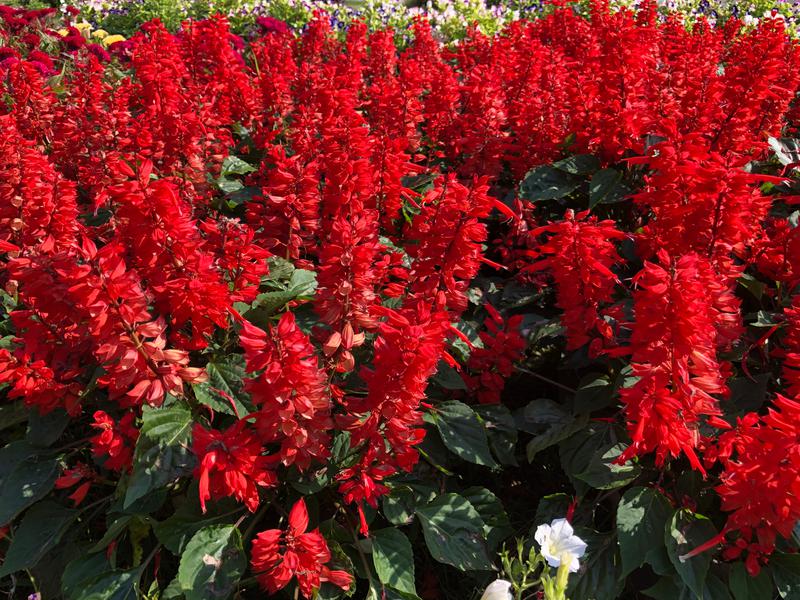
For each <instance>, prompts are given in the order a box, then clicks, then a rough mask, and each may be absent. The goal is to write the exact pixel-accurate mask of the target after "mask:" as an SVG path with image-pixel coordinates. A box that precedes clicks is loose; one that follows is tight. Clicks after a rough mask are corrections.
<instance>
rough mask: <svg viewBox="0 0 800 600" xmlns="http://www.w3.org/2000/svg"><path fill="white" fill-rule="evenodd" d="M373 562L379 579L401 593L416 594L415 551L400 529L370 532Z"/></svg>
mask: <svg viewBox="0 0 800 600" xmlns="http://www.w3.org/2000/svg"><path fill="white" fill-rule="evenodd" d="M370 537H371V538H372V562H373V564H374V565H375V572H376V573H377V574H378V579H380V581H381V583H383V584H385V585H389V586H392V587H393V588H395V589H398V590H400V591H401V592H408V593H409V594H416V593H417V590H416V588H415V587H414V550H413V549H412V548H411V543H410V542H409V541H408V538H407V537H406V536H405V534H404V533H403V532H402V531H400V530H399V529H395V528H393V527H392V528H389V529H379V530H377V531H373V532H370Z"/></svg>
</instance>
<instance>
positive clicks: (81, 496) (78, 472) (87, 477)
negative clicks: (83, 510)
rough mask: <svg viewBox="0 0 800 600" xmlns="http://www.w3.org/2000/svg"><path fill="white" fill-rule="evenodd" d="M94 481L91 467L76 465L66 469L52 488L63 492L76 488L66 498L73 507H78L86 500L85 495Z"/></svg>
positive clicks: (95, 475) (83, 464)
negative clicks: (70, 501)
mask: <svg viewBox="0 0 800 600" xmlns="http://www.w3.org/2000/svg"><path fill="white" fill-rule="evenodd" d="M95 479H97V473H95V472H94V471H93V470H92V469H91V467H89V466H88V465H87V464H85V463H78V464H76V465H75V466H74V467H73V468H71V469H66V470H65V471H64V473H63V474H62V475H61V476H60V477H59V478H58V479H56V482H55V484H54V487H55V488H56V489H57V490H63V489H68V488H71V487H74V486H77V487H75V489H74V490H73V492H72V493H71V494H70V495H69V496H68V497H69V499H70V500H72V502H73V504H74V505H75V506H79V505H80V504H81V503H82V502H83V501H84V500H85V499H86V494H88V493H89V490H90V489H91V487H92V483H93V482H94V481H95ZM78 484H80V485H78Z"/></svg>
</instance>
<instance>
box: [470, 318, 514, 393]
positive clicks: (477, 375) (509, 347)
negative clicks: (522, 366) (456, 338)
mask: <svg viewBox="0 0 800 600" xmlns="http://www.w3.org/2000/svg"><path fill="white" fill-rule="evenodd" d="M485 308H486V311H487V312H488V313H489V317H488V318H487V319H486V320H485V321H484V326H485V327H486V331H481V332H480V334H479V335H480V338H481V342H483V347H482V348H478V347H476V348H473V349H472V351H471V352H470V354H469V360H468V361H467V368H469V370H470V371H471V372H472V373H474V375H465V376H464V380H465V381H466V382H467V385H468V386H469V388H470V390H471V392H472V393H473V394H474V395H475V397H476V398H477V399H478V402H480V403H481V404H499V403H500V396H501V394H502V392H503V388H504V387H505V383H506V379H508V378H509V377H510V376H511V375H512V374H513V372H514V363H515V362H517V361H518V360H519V359H520V358H522V355H523V353H524V352H525V348H526V347H527V342H526V340H525V338H524V337H522V334H521V333H520V330H519V329H520V326H521V324H522V315H516V316H513V317H511V318H509V319H508V320H507V321H504V320H503V317H502V316H500V313H498V312H497V310H496V309H495V308H494V307H493V306H492V305H491V304H486V305H485Z"/></svg>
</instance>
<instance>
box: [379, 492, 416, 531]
mask: <svg viewBox="0 0 800 600" xmlns="http://www.w3.org/2000/svg"><path fill="white" fill-rule="evenodd" d="M382 506H383V516H384V517H386V518H387V519H388V521H389V522H390V523H392V524H393V525H406V524H408V523H410V522H411V519H413V518H414V511H415V510H416V507H417V499H416V497H415V495H414V492H413V491H412V490H411V489H410V488H407V487H399V486H398V487H394V488H392V491H391V492H390V493H389V495H387V496H384V497H383V499H382Z"/></svg>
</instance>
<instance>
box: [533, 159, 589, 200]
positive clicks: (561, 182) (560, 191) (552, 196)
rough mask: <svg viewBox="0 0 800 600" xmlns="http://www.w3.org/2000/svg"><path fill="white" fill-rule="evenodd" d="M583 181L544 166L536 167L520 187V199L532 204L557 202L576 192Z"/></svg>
mask: <svg viewBox="0 0 800 600" xmlns="http://www.w3.org/2000/svg"><path fill="white" fill-rule="evenodd" d="M580 185H581V180H580V179H579V178H577V177H574V176H573V175H570V174H569V173H566V172H564V171H561V170H559V169H554V168H553V167H551V166H548V165H543V166H540V167H534V168H533V169H531V170H530V171H528V174H527V175H525V179H523V180H522V183H521V184H520V186H519V193H520V197H521V198H523V199H525V200H531V201H532V202H539V201H543V200H556V199H558V198H563V197H564V196H568V195H569V194H571V193H572V192H574V191H575V190H576V189H578V187H579V186H580Z"/></svg>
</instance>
